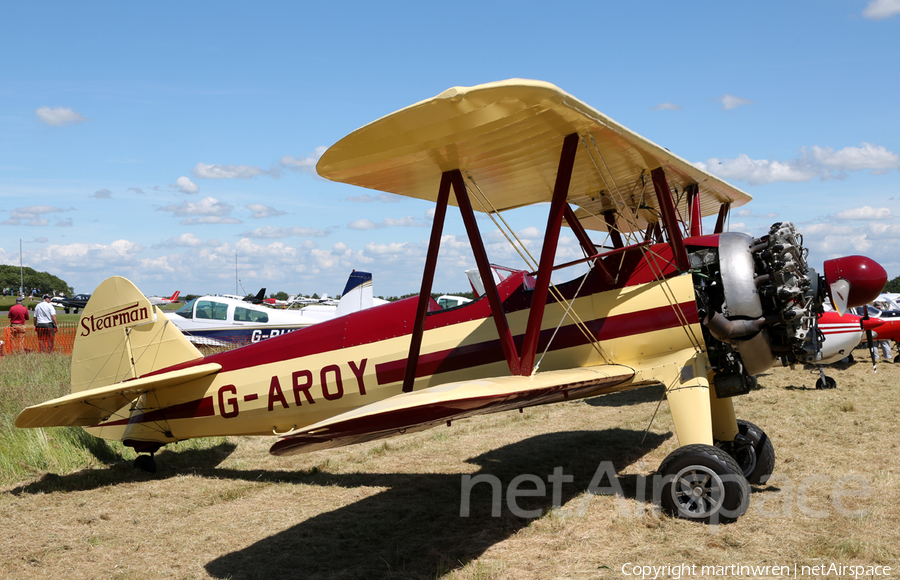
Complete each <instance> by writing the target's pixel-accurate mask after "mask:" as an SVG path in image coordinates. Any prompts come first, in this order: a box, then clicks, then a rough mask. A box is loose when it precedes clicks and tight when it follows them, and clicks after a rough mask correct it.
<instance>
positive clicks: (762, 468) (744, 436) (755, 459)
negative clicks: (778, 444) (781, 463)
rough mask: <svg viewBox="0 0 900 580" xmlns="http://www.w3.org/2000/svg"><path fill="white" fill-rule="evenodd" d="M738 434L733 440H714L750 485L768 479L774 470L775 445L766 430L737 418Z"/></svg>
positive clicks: (758, 483) (761, 482)
mask: <svg viewBox="0 0 900 580" xmlns="http://www.w3.org/2000/svg"><path fill="white" fill-rule="evenodd" d="M737 424H738V435H737V437H735V438H734V441H716V447H718V448H719V449H722V450H723V451H725V452H727V453H728V454H729V455H730V456H731V457H732V458H733V459H734V460H735V462H736V463H737V464H738V467H740V468H741V471H742V472H743V474H744V477H745V478H747V481H748V482H749V483H750V484H752V485H760V484H763V483H765V482H767V481H768V480H769V477H770V476H771V475H772V472H773V471H774V470H775V447H774V446H773V445H772V440H771V439H769V436H768V435H766V432H765V431H763V430H762V429H760V428H759V427H757V426H756V425H754V424H753V423H751V422H750V421H743V420H741V419H738V422H737Z"/></svg>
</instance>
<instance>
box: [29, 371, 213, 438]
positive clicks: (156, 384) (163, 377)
mask: <svg viewBox="0 0 900 580" xmlns="http://www.w3.org/2000/svg"><path fill="white" fill-rule="evenodd" d="M221 369H222V365H220V364H218V363H207V364H202V365H197V366H194V367H190V368H187V369H182V370H177V371H171V372H167V373H163V374H159V375H153V376H150V377H146V378H142V379H135V380H131V381H125V382H122V383H116V384H114V385H108V386H105V387H98V388H96V389H88V390H85V391H78V392H77V393H72V394H71V395H66V396H65V397H59V398H58V399H53V400H50V401H47V402H45V403H41V404H40V405H34V406H31V407H28V408H26V409H23V410H22V412H21V413H19V416H18V417H16V427H20V428H23V429H24V428H28V427H62V426H67V425H69V426H79V427H88V426H92V425H98V424H99V423H102V422H103V421H105V420H106V419H108V418H109V416H110V415H112V414H113V413H115V412H116V411H118V410H119V409H120V408H122V406H123V405H126V404H128V402H129V401H133V400H135V399H137V398H138V397H139V396H140V395H142V394H144V393H147V392H150V391H154V390H159V389H166V388H169V387H174V386H177V385H180V384H183V383H186V382H188V381H192V380H194V379H199V378H201V377H205V376H207V375H211V374H214V373H217V372H219V371H220V370H221Z"/></svg>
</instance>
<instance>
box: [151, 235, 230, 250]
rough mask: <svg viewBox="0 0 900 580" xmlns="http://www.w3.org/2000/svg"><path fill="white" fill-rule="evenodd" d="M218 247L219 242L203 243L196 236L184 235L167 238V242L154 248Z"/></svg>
mask: <svg viewBox="0 0 900 580" xmlns="http://www.w3.org/2000/svg"><path fill="white" fill-rule="evenodd" d="M218 245H220V243H219V240H210V241H208V242H204V241H203V240H201V239H200V238H198V237H197V236H195V235H194V234H192V233H185V234H180V235H178V236H175V237H174V238H169V239H168V240H166V241H164V242H162V243H160V244H156V245H154V246H153V247H154V248H164V247H177V248H200V247H203V246H218Z"/></svg>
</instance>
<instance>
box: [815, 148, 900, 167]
mask: <svg viewBox="0 0 900 580" xmlns="http://www.w3.org/2000/svg"><path fill="white" fill-rule="evenodd" d="M801 151H804V152H805V150H803V149H801ZM810 151H811V152H812V158H813V159H814V160H815V161H817V162H818V163H821V164H822V165H824V166H825V167H828V168H830V169H838V170H843V171H858V170H860V169H873V170H884V169H897V168H900V155H897V154H896V153H894V152H892V151H888V150H887V149H886V148H885V147H883V146H881V145H872V144H871V143H865V142H863V144H862V147H844V148H843V149H841V150H839V151H835V150H834V149H832V148H831V147H816V146H813V147H811V148H810Z"/></svg>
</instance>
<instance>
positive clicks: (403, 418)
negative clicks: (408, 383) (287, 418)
mask: <svg viewBox="0 0 900 580" xmlns="http://www.w3.org/2000/svg"><path fill="white" fill-rule="evenodd" d="M633 377H634V369H632V368H631V367H627V366H622V365H598V366H591V367H580V368H574V369H565V370H559V371H548V372H543V373H537V374H534V375H532V376H527V377H523V376H506V377H494V378H486V379H475V380H469V381H460V382H456V383H447V384H443V385H438V386H436V387H431V388H428V389H422V390H420V391H413V392H411V393H403V394H400V395H395V396H393V397H389V398H387V399H384V400H381V401H378V402H376V403H372V404H370V405H365V406H363V407H360V408H358V409H354V410H352V411H348V412H346V413H342V414H340V415H336V416H334V417H331V418H329V419H326V420H324V421H319V422H318V423H315V424H313V425H309V426H307V427H304V428H302V429H295V430H293V431H289V432H287V433H284V434H282V435H280V440H279V441H278V442H276V443H275V444H274V445H272V448H271V449H270V450H269V452H270V453H272V454H273V455H294V454H297V453H306V452H309V451H318V450H320V449H329V448H332V447H341V446H343V445H351V444H353V443H362V442H365V441H373V440H375V439H384V438H387V437H393V436H395V435H402V434H404V433H412V432H414V431H422V430H424V429H429V428H431V427H434V426H436V425H439V424H441V423H445V422H446V423H449V422H450V421H451V420H455V419H463V418H466V417H472V416H474V415H483V414H487V413H496V412H499V411H508V410H511V409H519V408H522V407H530V406H533V405H543V404H546V403H556V402H559V401H565V400H567V399H578V398H582V397H589V396H592V395H595V394H600V393H603V392H605V391H607V390H610V389H612V388H613V387H615V386H616V385H619V384H621V383H624V382H626V381H628V380H630V379H631V378H633Z"/></svg>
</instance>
